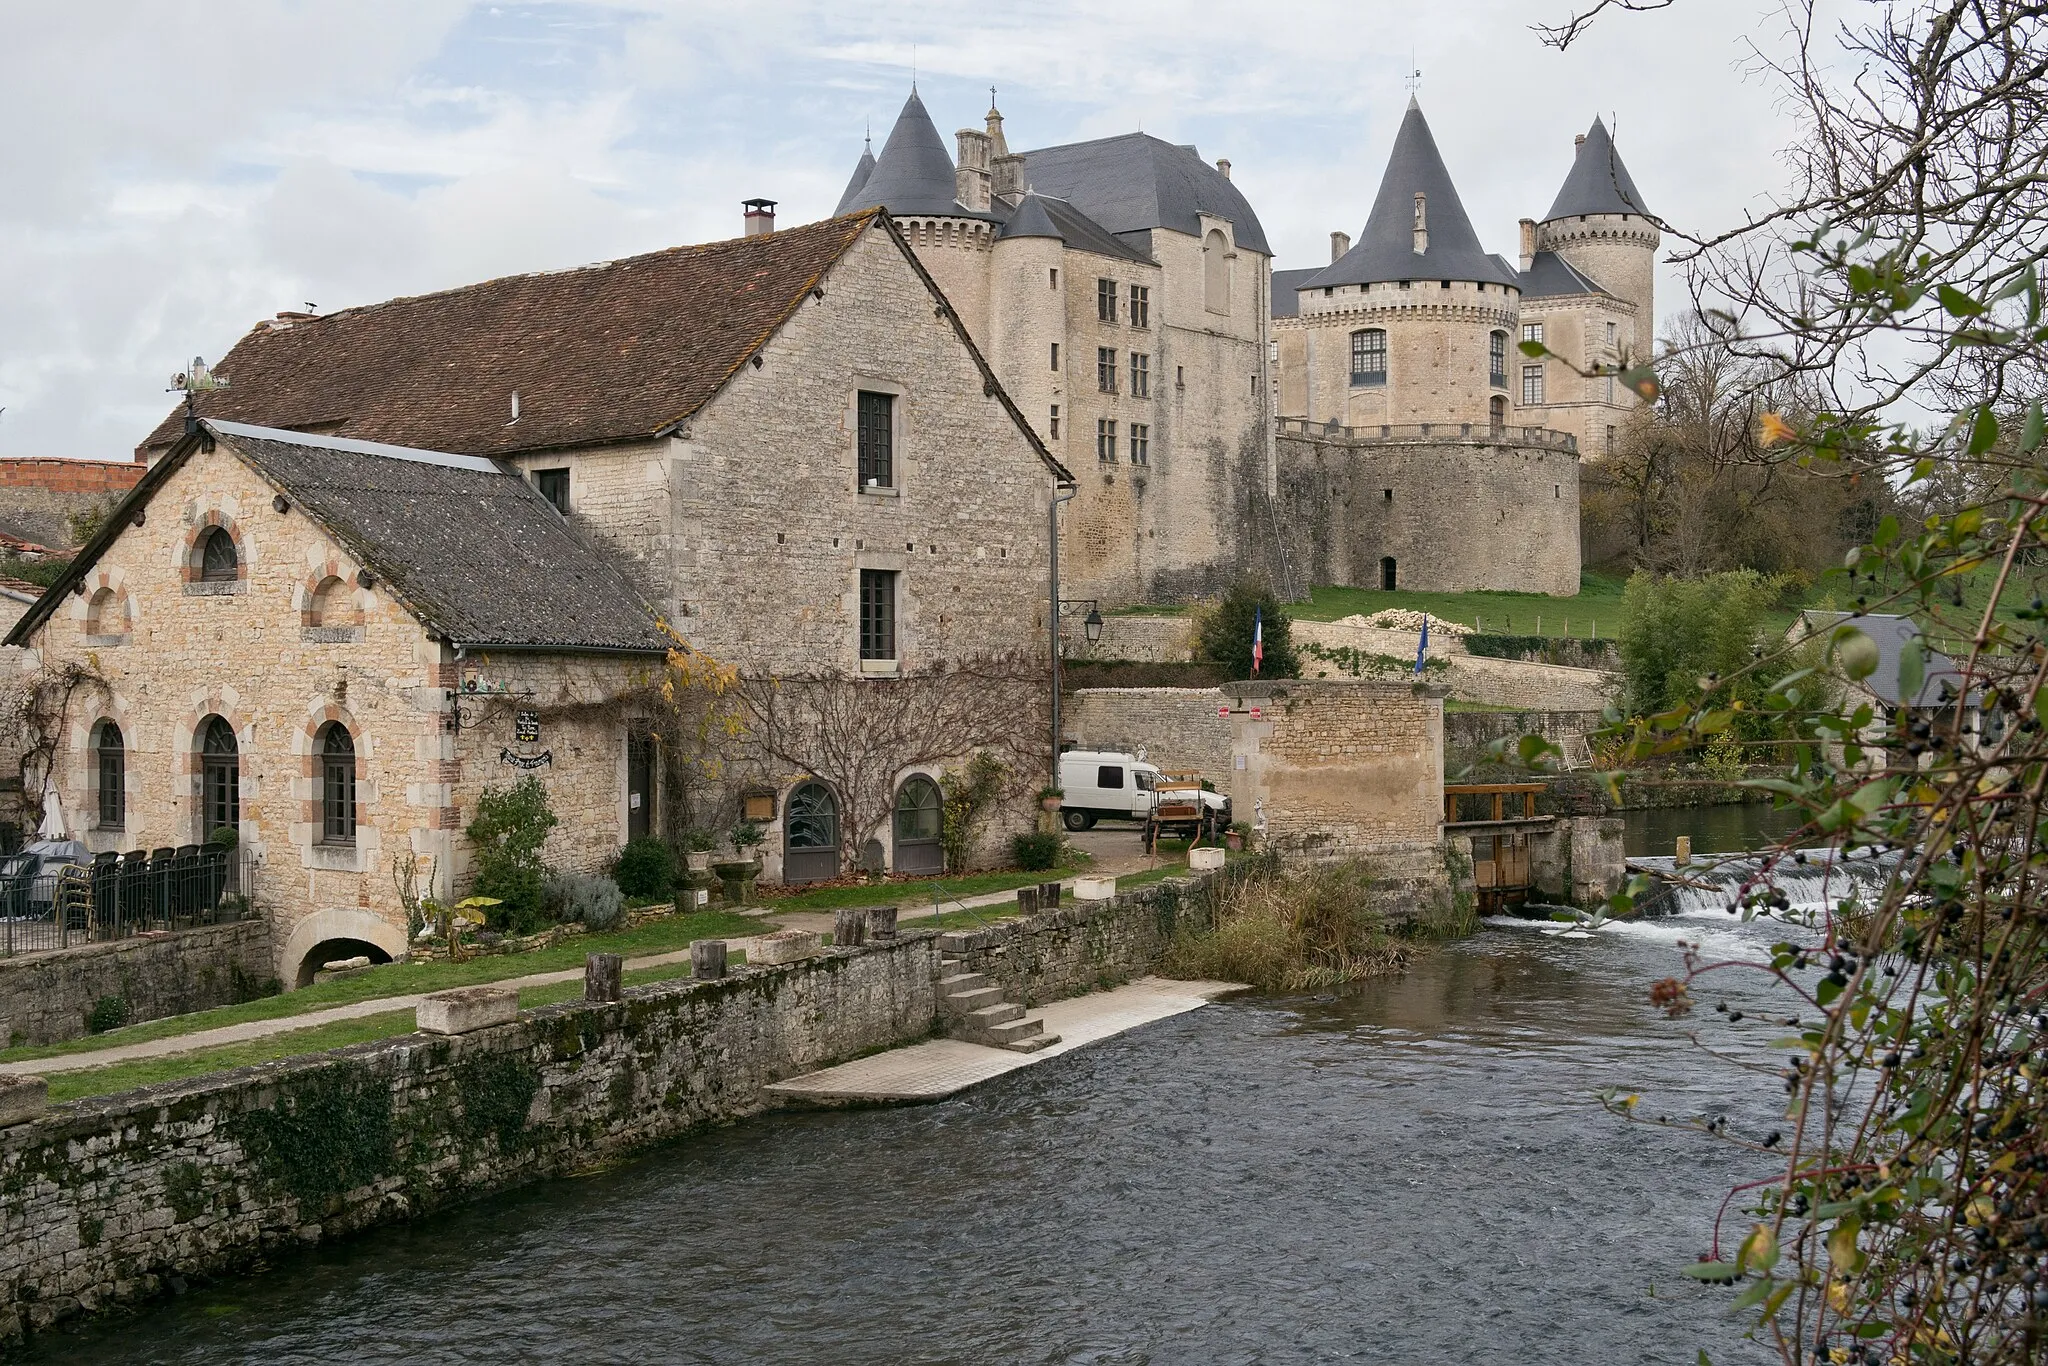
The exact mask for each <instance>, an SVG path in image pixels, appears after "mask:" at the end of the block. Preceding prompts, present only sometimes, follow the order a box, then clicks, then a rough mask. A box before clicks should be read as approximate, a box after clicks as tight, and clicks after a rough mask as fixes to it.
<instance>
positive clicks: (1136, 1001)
mask: <svg viewBox="0 0 2048 1366" xmlns="http://www.w3.org/2000/svg"><path fill="white" fill-rule="evenodd" d="M1249 990H1251V988H1249V987H1247V986H1245V985H1244V984H1242V983H1240V982H1174V981H1169V980H1168V979H1166V978H1164V977H1141V978H1139V979H1138V980H1137V981H1135V982H1132V983H1131V984H1130V985H1128V986H1121V987H1117V988H1115V989H1113V990H1110V991H1098V992H1096V993H1094V994H1093V995H1090V996H1076V997H1074V998H1072V999H1071V1000H1066V1001H1054V1002H1053V1003H1052V1004H1050V1005H1046V1006H1040V1007H1035V1009H1036V1010H1037V1011H1038V1013H1039V1014H1040V1015H1042V1016H1044V1017H1045V1029H1046V1032H1047V1033H1048V1034H1057V1035H1059V1036H1060V1041H1059V1042H1058V1043H1056V1044H1054V1045H1053V1046H1052V1047H1050V1048H1047V1049H1043V1050H1041V1051H1039V1052H1037V1053H1012V1052H1010V1051H1009V1050H1008V1049H1004V1048H989V1047H986V1046H985V1045H982V1044H978V1043H966V1042H963V1041H962V1040H959V1039H933V1040H931V1041H930V1042H928V1043H920V1044H912V1045H911V1046H910V1047H908V1048H897V1049H893V1050H891V1051H890V1052H887V1053H877V1054H875V1055H873V1056H872V1057H866V1058H858V1059H856V1060H854V1061H853V1062H848V1063H841V1064H840V1065H839V1066H837V1067H828V1068H826V1069H825V1070H824V1071H822V1072H811V1073H808V1074H807V1075H805V1076H801V1077H791V1078H790V1079H789V1080H788V1081H781V1082H776V1083H775V1084H774V1085H772V1086H769V1087H767V1088H766V1090H767V1092H768V1094H769V1095H771V1096H776V1097H779V1098H780V1099H783V1100H786V1101H808V1102H811V1103H814V1104H824V1105H845V1104H854V1103H860V1102H868V1101H922V1100H944V1099H945V1098H946V1097H947V1096H951V1095H956V1094H958V1093H959V1092H961V1091H965V1090H966V1089H967V1088H968V1087H970V1086H979V1085H980V1084H981V1083H982V1082H985V1081H990V1080H992V1079H994V1078H996V1077H1000V1076H1002V1075H1003V1074H1004V1073H1005V1072H1014V1071H1016V1070H1017V1069H1018V1068H1020V1067H1030V1066H1032V1065H1034V1064H1036V1063H1041V1062H1044V1061H1045V1060H1046V1059H1047V1058H1053V1057H1058V1056H1059V1055H1060V1054H1062V1053H1071V1052H1073V1051H1074V1050H1075V1049H1076V1048H1081V1047H1084V1046H1085V1045H1087V1044H1091V1043H1096V1042H1099V1041H1100V1040H1103V1039H1107V1038H1111V1037H1113V1036H1115V1035H1118V1034H1122V1033H1124V1032H1125V1031H1127V1030H1132V1029H1136V1028H1137V1027H1138V1026H1140V1025H1147V1024H1151V1023H1152V1022H1153V1021H1154V1020H1164V1019H1167V1018H1168V1017H1170V1016H1174V1015H1182V1014H1185V1013H1187V1012H1188V1011H1190V1010H1199V1009H1201V1008H1202V1007H1203V1006H1205V1005H1208V1004H1209V1003H1210V1002H1211V1001H1213V1000H1215V999H1216V998H1217V997H1219V996H1227V995H1229V994H1230V993H1231V992H1234V991H1249Z"/></svg>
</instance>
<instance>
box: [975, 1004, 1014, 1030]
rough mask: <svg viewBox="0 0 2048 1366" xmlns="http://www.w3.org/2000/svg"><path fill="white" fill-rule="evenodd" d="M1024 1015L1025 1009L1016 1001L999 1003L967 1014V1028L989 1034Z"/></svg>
mask: <svg viewBox="0 0 2048 1366" xmlns="http://www.w3.org/2000/svg"><path fill="white" fill-rule="evenodd" d="M1023 1013H1024V1007H1023V1006H1020V1005H1018V1004H1017V1003H1016V1002H1015V1001H998V1002H996V1004H994V1005H992V1006H983V1007H982V1008H981V1009H979V1010H970V1011H968V1012H967V1027H968V1028H969V1029H970V1030H979V1031H980V1032H982V1033H984V1034H987V1033H990V1032H991V1031H993V1030H996V1029H1000V1028H1002V1027H1003V1026H1004V1025H1006V1024H1008V1023H1009V1022H1010V1021H1012V1020H1014V1019H1016V1018H1017V1017H1018V1016H1020V1015H1022V1014H1023Z"/></svg>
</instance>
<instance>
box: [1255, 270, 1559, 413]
mask: <svg viewBox="0 0 2048 1366" xmlns="http://www.w3.org/2000/svg"><path fill="white" fill-rule="evenodd" d="M1518 300H1519V295H1518V294H1517V293H1516V292H1515V291H1514V290H1511V289H1509V288H1508V287H1507V286H1505V285H1497V284H1484V283H1479V282H1474V281H1468V280H1451V281H1443V280H1413V281H1410V282H1408V283H1407V284H1406V285H1403V284H1402V283H1400V282H1398V281H1396V282H1387V283H1379V284H1371V285H1342V286H1332V287H1331V293H1330V294H1329V295H1328V296H1324V295H1323V294H1321V293H1320V292H1318V291H1310V292H1309V293H1307V294H1305V295H1303V296H1302V299H1301V312H1300V316H1298V317H1295V318H1287V319H1281V320H1280V322H1279V324H1278V325H1277V326H1276V329H1275V331H1276V335H1277V337H1278V340H1279V342H1280V375H1281V384H1280V412H1281V413H1282V414H1283V415H1285V416H1287V417H1305V418H1307V419H1308V420H1309V421H1311V422H1331V421H1334V422H1337V423H1339V424H1341V425H1343V426H1347V427H1376V426H1379V425H1380V424H1382V423H1393V424H1396V425H1405V424H1411V423H1421V422H1471V423H1475V424H1476V423H1486V422H1490V421H1491V420H1492V410H1491V406H1490V405H1491V404H1492V401H1493V400H1494V399H1495V398H1497V397H1498V398H1502V399H1505V400H1506V403H1507V408H1506V410H1505V413H1506V416H1505V420H1506V421H1508V422H1510V423H1513V422H1516V421H1527V420H1529V419H1518V418H1517V417H1515V416H1514V412H1515V404H1516V394H1515V393H1513V392H1511V391H1510V387H1509V385H1508V384H1505V383H1503V384H1495V383H1494V382H1493V380H1492V364H1491V359H1490V348H1491V346H1492V340H1491V338H1492V336H1493V334H1494V333H1496V332H1498V333H1501V334H1502V335H1503V336H1504V338H1505V339H1506V344H1507V349H1508V353H1509V363H1508V375H1507V378H1508V379H1509V380H1512V379H1513V377H1514V374H1515V365H1514V339H1515V336H1516V333H1515V320H1516V311H1517V308H1518ZM1366 328H1377V329H1379V330H1381V331H1384V332H1385V333H1386V334H1387V370H1386V382H1385V383H1383V384H1353V383H1352V382H1351V334H1352V333H1353V332H1356V331H1359V330H1361V329H1366Z"/></svg>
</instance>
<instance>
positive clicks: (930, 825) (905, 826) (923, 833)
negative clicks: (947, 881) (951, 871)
mask: <svg viewBox="0 0 2048 1366" xmlns="http://www.w3.org/2000/svg"><path fill="white" fill-rule="evenodd" d="M941 811H942V802H941V799H940V797H939V785H938V784H937V783H935V782H933V781H932V780H931V779H930V778H927V777H925V776H924V775H922V774H917V775H914V776H912V777H910V778H906V779H904V782H903V786H902V787H899V788H897V789H896V850H895V852H896V871H897V872H899V873H943V872H944V871H946V850H945V845H944V843H943V842H942V841H941V839H940V831H941V829H942V827H943V821H942V819H941Z"/></svg>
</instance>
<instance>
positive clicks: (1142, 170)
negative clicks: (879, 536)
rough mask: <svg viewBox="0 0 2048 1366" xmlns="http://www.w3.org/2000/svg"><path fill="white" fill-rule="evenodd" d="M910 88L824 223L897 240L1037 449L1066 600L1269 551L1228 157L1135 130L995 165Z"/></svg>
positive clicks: (1005, 155) (1261, 320) (1257, 324)
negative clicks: (874, 222)
mask: <svg viewBox="0 0 2048 1366" xmlns="http://www.w3.org/2000/svg"><path fill="white" fill-rule="evenodd" d="M955 145H956V148H957V152H958V159H957V162H956V160H955V158H954V157H953V156H951V155H949V154H948V153H947V151H946V146H945V143H944V142H943V141H942V140H941V138H940V136H939V132H938V129H937V128H936V127H935V126H934V125H933V123H932V120H931V116H930V115H929V114H928V113H927V112H926V110H925V107H924V103H923V102H922V101H921V100H920V99H919V98H918V96H917V94H916V92H915V91H913V92H912V93H911V96H910V98H909V100H908V101H906V102H905V104H904V106H903V111H902V113H901V114H900V115H899V116H898V118H897V120H896V124H895V126H894V127H893V128H892V129H891V131H890V134H889V137H888V140H887V141H886V142H885V143H884V144H883V147H882V152H881V155H880V156H875V155H874V154H873V153H872V152H864V153H863V154H862V157H861V160H860V162H859V164H858V165H857V166H856V167H855V169H854V173H853V177H852V179H851V180H850V181H849V182H848V184H847V187H846V192H845V194H844V195H843V196H842V197H841V199H840V202H839V212H841V213H845V212H849V211H852V210H855V209H859V208H863V207H873V206H880V207H884V208H887V209H888V210H889V212H890V214H891V215H892V216H893V217H894V218H895V219H896V220H897V221H898V222H899V223H900V224H901V225H902V227H903V230H904V234H905V236H906V237H907V238H908V239H909V241H910V243H911V245H912V246H913V247H914V248H915V249H916V251H917V254H918V257H919V259H920V260H922V261H923V262H924V264H925V265H926V267H927V268H928V269H929V270H930V271H931V273H932V275H933V276H934V277H935V278H936V279H937V280H938V282H939V284H940V286H941V287H942V288H943V289H944V290H945V293H946V297H947V299H949V300H950V301H951V302H952V304H953V306H954V307H955V308H956V309H957V310H958V311H959V314H960V317H961V319H962V320H963V321H964V322H965V323H966V325H967V330H968V333H969V334H970V335H971V336H973V337H974V338H975V339H976V340H977V341H978V342H979V343H980V344H981V345H982V346H983V348H984V349H985V350H986V352H987V354H988V356H989V359H990V362H991V363H992V364H993V366H994V368H995V371H996V373H997V374H998V375H999V376H1000V377H1001V378H1002V382H1003V385H1004V387H1005V388H1007V389H1008V390H1009V391H1010V393H1011V395H1012V396H1013V397H1015V398H1016V400H1017V403H1018V405H1019V407H1020V408H1021V409H1022V411H1023V412H1024V414H1025V415H1026V417H1027V418H1028V419H1029V421H1030V422H1031V424H1032V425H1033V427H1034V428H1035V429H1036V431H1037V433H1038V435H1039V436H1040V438H1041V439H1042V440H1043V441H1044V442H1045V444H1046V446H1047V447H1048V448H1049V449H1050V450H1051V451H1052V452H1053V453H1054V454H1055V455H1057V456H1058V457H1059V458H1060V459H1061V461H1062V462H1063V463H1065V464H1066V465H1067V467H1068V468H1070V469H1072V470H1074V471H1076V472H1077V474H1078V475H1079V481H1078V488H1079V496H1078V497H1077V498H1076V499H1075V500H1074V501H1073V502H1072V503H1071V504H1069V505H1068V506H1067V507H1066V509H1065V510H1064V512H1063V513H1062V514H1061V520H1062V530H1061V553H1062V555H1063V556H1065V557H1066V558H1065V560H1064V561H1063V564H1062V579H1063V582H1064V583H1065V584H1066V585H1067V595H1068V596H1070V597H1083V598H1095V599H1099V600H1101V601H1102V602H1103V603H1104V605H1108V604H1110V603H1127V602H1134V601H1152V600H1164V599H1171V598H1183V597H1189V596H1193V595H1196V594H1200V593H1205V592H1209V591H1213V590H1215V589H1217V588H1219V587H1220V586H1222V585H1224V584H1226V583H1228V582H1229V581H1231V580H1233V579H1235V578H1236V577H1238V576H1239V575H1240V574H1241V573H1243V572H1244V571H1245V570H1246V569H1248V568H1249V569H1256V570H1262V571H1263V570H1265V569H1266V568H1267V567H1268V564H1269V561H1270V560H1271V559H1272V554H1273V523H1272V517H1271V508H1270V504H1269V503H1268V502H1267V498H1268V495H1269V494H1270V493H1271V483H1270V469H1271V466H1270V459H1271V442H1270V437H1271V429H1270V421H1269V418H1270V412H1269V409H1268V391H1267V386H1266V384H1265V381H1264V376H1265V372H1266V353H1267V346H1268V342H1269V339H1270V338H1269V330H1270V324H1269V313H1270V309H1269V307H1268V304H1269V298H1270V278H1271V259H1272V249H1271V248H1270V247H1269V246H1268V245H1267V242H1266V237H1265V231H1264V229H1263V228H1262V227H1261V226H1260V224H1259V220H1258V216H1257V215H1256V214H1255V213H1253V212H1252V208H1251V205H1250V203H1249V202H1247V201H1246V199H1245V197H1244V196H1243V194H1241V193H1240V192H1239V191H1238V189H1237V187H1236V186H1235V185H1233V184H1232V183H1231V179H1230V163H1229V162H1227V161H1219V162H1217V163H1216V164H1215V165H1213V166H1212V165H1210V164H1209V163H1207V162H1205V161H1203V160H1202V158H1201V157H1200V156H1199V155H1198V154H1197V153H1196V151H1195V149H1194V148H1192V147H1185V146H1176V145H1174V144H1172V143H1168V142H1164V141H1162V140H1160V139H1158V138H1155V137H1151V136H1148V135H1146V134H1143V133H1129V134H1124V135H1121V136H1118V137H1110V138H1098V139H1094V140H1092V141H1087V142H1077V143H1070V144H1067V145H1064V146H1058V147H1047V148H1041V149H1039V150H1037V151H1028V152H1012V151H1010V150H1009V145H1008V142H1007V140H1006V137H1005V134H1004V131H1003V116H1002V115H1001V114H1000V113H999V112H997V111H996V110H995V109H993V108H991V109H990V110H989V111H988V115H987V117H986V120H985V123H984V127H982V128H963V129H961V130H960V131H959V132H958V133H957V134H955Z"/></svg>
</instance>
